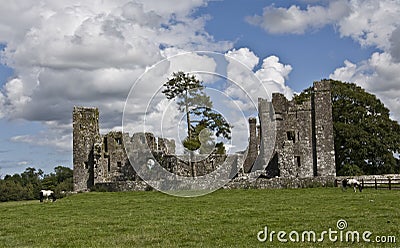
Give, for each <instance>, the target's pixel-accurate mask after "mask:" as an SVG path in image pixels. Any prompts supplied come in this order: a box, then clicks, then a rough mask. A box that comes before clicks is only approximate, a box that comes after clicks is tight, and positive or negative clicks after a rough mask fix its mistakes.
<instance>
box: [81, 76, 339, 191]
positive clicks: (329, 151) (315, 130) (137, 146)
mask: <svg viewBox="0 0 400 248" xmlns="http://www.w3.org/2000/svg"><path fill="white" fill-rule="evenodd" d="M258 101H259V102H258V112H259V113H258V115H259V116H258V121H259V125H257V119H256V118H250V119H249V145H248V148H247V150H246V151H245V152H244V154H245V155H243V154H237V158H238V160H241V161H243V159H244V162H243V167H242V168H240V167H239V168H235V169H237V170H238V171H239V173H238V174H237V175H233V174H232V177H236V179H235V180H236V181H237V180H239V179H240V180H242V181H243V178H246V174H247V173H251V172H254V171H260V170H262V173H261V175H262V177H264V178H276V177H278V178H286V179H290V178H314V177H326V178H332V177H334V176H335V175H336V171H335V154H334V144H333V142H334V139H333V122H332V104H331V95H330V83H329V81H320V82H315V83H314V86H313V88H312V91H311V95H310V98H309V99H306V100H304V101H302V102H296V101H295V100H291V101H289V100H288V99H286V98H285V97H284V96H283V95H282V94H278V93H276V94H273V96H272V102H268V101H267V100H265V99H261V98H259V100H258ZM98 120H99V111H98V109H97V108H87V107H74V110H73V166H74V190H75V191H87V190H90V188H92V187H93V186H95V185H100V184H102V185H108V186H110V185H113V184H118V185H120V186H118V187H122V188H123V186H121V184H124V183H129V185H133V184H138V185H139V184H140V185H142V184H143V181H142V179H141V178H139V177H138V176H137V174H136V172H135V171H134V169H133V167H132V166H131V164H130V162H129V159H128V156H127V153H126V150H128V151H129V154H131V159H134V161H137V162H138V163H139V164H143V165H145V164H146V163H147V162H148V161H149V159H150V158H155V159H156V160H157V161H158V162H159V163H160V165H161V166H162V167H163V168H164V169H165V170H167V171H169V172H171V173H174V174H176V175H180V176H189V177H190V176H193V168H192V165H190V164H188V163H187V162H185V161H187V160H185V159H184V156H185V155H180V156H177V155H175V142H174V140H169V139H165V138H156V137H155V136H154V135H153V134H151V133H136V134H133V135H132V136H129V134H127V133H122V132H116V131H112V132H109V133H107V134H103V135H102V134H100V133H99V121H98ZM275 127H276V133H273V132H271V131H270V130H272V128H275ZM274 139H275V143H273V142H270V141H271V140H274ZM123 141H125V142H123ZM272 144H274V145H272ZM125 146H127V147H125ZM145 146H147V147H148V148H150V153H149V152H148V153H143V152H142V151H143V150H144V147H145ZM244 156H245V158H244ZM225 158H226V156H224V155H216V154H211V155H210V156H208V157H206V158H205V159H203V160H202V161H200V162H196V163H195V164H194V167H195V171H196V173H195V176H202V175H205V174H207V173H210V172H212V171H214V170H215V169H216V168H217V167H218V166H219V165H221V164H222V163H223V162H224V160H225ZM232 173H233V172H232ZM235 180H234V181H235ZM234 181H233V182H234ZM245 184H246V183H244V184H243V185H245ZM240 185H242V184H240ZM110 187H111V186H110ZM118 187H117V188H118ZM130 188H132V189H134V188H135V187H133V186H132V187H131V186H130ZM139 188H143V187H139Z"/></svg>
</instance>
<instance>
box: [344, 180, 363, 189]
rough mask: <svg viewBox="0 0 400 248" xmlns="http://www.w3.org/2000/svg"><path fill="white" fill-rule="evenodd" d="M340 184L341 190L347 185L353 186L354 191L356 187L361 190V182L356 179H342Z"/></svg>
mask: <svg viewBox="0 0 400 248" xmlns="http://www.w3.org/2000/svg"><path fill="white" fill-rule="evenodd" d="M342 186H343V188H342V189H343V190H346V189H347V186H350V187H353V188H354V192H357V188H358V190H359V191H360V192H362V184H361V183H360V182H359V181H357V180H356V179H343V181H342Z"/></svg>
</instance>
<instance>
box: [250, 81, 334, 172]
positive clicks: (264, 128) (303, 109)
mask: <svg viewBox="0 0 400 248" xmlns="http://www.w3.org/2000/svg"><path fill="white" fill-rule="evenodd" d="M272 105H273V107H274V108H273V110H272V108H271V105H270V104H269V102H268V101H267V100H265V99H259V102H258V107H259V109H258V111H259V120H260V129H259V133H258V135H259V136H260V146H259V147H260V148H259V149H260V150H259V156H258V157H257V159H254V158H253V157H252V156H251V157H250V159H248V160H247V161H246V162H247V163H253V167H258V168H265V165H267V166H266V169H265V176H266V177H270V178H272V177H302V178H304V177H314V176H335V175H336V169H335V153H334V143H333V142H334V139H333V121H332V103H331V92H330V82H329V81H321V82H315V83H314V87H313V88H312V90H311V93H310V97H309V99H305V100H304V101H300V102H298V101H296V100H292V101H289V100H288V99H286V97H285V96H284V95H282V94H279V93H274V94H273V95H272ZM272 112H273V113H272ZM271 116H273V117H272V119H273V122H274V123H275V127H276V138H275V146H274V147H273V148H272V147H268V146H269V145H270V144H271V142H269V141H270V140H271V139H272V138H274V137H271V132H270V128H271V126H270V125H269V124H270V123H268V122H267V121H268V120H270V118H269V117H271ZM252 142H255V141H253V140H252V139H251V138H250V144H249V148H248V152H249V154H252V153H250V151H252V150H253V147H254V144H252ZM271 150H273V152H272V156H271V157H269V156H268V154H271V152H270V151H271ZM262 165H264V166H262ZM246 166H249V165H248V164H246ZM245 168H248V167H245ZM253 171H254V169H253Z"/></svg>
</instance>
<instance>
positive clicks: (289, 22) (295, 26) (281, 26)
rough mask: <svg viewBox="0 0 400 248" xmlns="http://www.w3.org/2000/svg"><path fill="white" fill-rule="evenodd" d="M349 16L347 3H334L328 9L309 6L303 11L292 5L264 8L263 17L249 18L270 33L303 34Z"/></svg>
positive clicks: (340, 1)
mask: <svg viewBox="0 0 400 248" xmlns="http://www.w3.org/2000/svg"><path fill="white" fill-rule="evenodd" d="M348 14H349V9H348V5H347V3H346V1H342V0H338V1H332V2H330V3H329V5H328V6H327V7H323V6H308V7H307V9H305V10H303V9H301V8H300V7H299V6H296V5H292V6H291V7H289V8H288V9H286V8H276V7H274V6H273V5H272V6H269V7H266V8H264V10H263V15H262V16H258V15H255V16H251V17H247V21H248V22H249V23H251V24H253V25H257V26H261V27H262V28H264V29H265V30H266V31H267V32H269V33H274V34H282V33H295V34H303V33H304V32H305V31H307V30H309V29H315V28H321V27H323V26H325V25H327V24H331V23H333V22H336V21H337V20H339V19H342V18H344V17H345V16H347V15H348Z"/></svg>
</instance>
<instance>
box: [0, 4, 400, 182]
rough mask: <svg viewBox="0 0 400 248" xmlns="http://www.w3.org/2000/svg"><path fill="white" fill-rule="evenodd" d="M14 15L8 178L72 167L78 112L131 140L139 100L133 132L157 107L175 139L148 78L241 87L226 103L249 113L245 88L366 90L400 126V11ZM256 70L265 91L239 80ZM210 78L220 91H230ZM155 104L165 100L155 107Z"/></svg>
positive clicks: (2, 88) (1, 89)
mask: <svg viewBox="0 0 400 248" xmlns="http://www.w3.org/2000/svg"><path fill="white" fill-rule="evenodd" d="M2 6H3V7H2V8H1V9H0V130H1V132H0V176H5V175H6V174H13V173H21V172H23V171H24V170H25V168H27V167H35V168H41V169H43V170H44V171H45V172H46V173H50V172H52V171H53V168H54V167H56V166H59V165H63V166H68V167H71V168H72V109H73V106H75V105H76V106H95V107H98V108H99V110H100V129H101V131H102V132H107V131H109V130H121V128H122V114H123V111H124V106H125V102H126V100H127V98H128V99H130V100H132V101H133V102H134V103H135V104H137V105H130V106H134V107H132V108H133V109H130V110H131V111H130V112H129V113H130V117H132V118H133V119H134V120H133V121H134V122H132V123H131V124H132V126H135V124H138V125H139V124H140V118H139V116H141V114H143V109H146V106H147V107H148V106H150V108H149V109H148V110H149V111H148V119H147V125H148V128H149V130H152V131H155V132H157V127H158V126H157V125H159V124H160V118H161V117H162V118H161V119H162V120H163V121H162V123H163V125H162V126H163V128H165V130H169V131H170V132H171V133H175V134H176V132H177V131H179V130H177V128H176V123H175V122H174V120H175V121H176V120H179V118H181V114H180V113H179V112H177V111H176V110H175V111H174V110H173V109H174V108H172V107H170V109H169V112H168V111H166V107H165V106H171V105H169V104H168V103H167V102H165V100H162V99H161V97H158V98H157V97H155V98H151V97H150V98H149V96H151V93H152V94H154V93H156V91H157V90H158V88H157V85H155V84H153V83H152V82H156V81H157V80H154V81H148V82H147V83H143V84H142V85H140V84H137V85H136V86H140V87H141V88H139V89H138V88H135V87H133V86H134V83H135V82H136V81H137V80H138V79H140V78H141V76H143V75H145V76H144V77H142V78H146V77H148V78H152V77H153V76H158V77H159V78H160V79H165V77H166V76H168V73H171V72H172V71H174V70H176V69H189V70H190V69H192V70H207V71H211V72H214V73H215V72H220V71H224V76H226V77H229V78H236V79H237V82H238V85H236V86H238V87H236V88H235V87H234V85H233V84H230V85H229V84H228V85H227V86H226V87H225V88H221V89H220V91H219V93H218V94H219V95H218V94H217V95H216V99H222V98H223V97H219V96H222V95H223V96H227V97H228V98H229V99H230V100H232V103H234V104H231V105H232V106H234V107H233V108H236V109H241V110H243V109H246V106H247V104H248V103H249V102H248V100H249V98H246V97H245V96H243V94H242V93H243V92H240V89H242V88H243V89H247V91H249V92H250V93H249V94H248V96H249V97H250V98H257V94H258V93H259V88H257V87H259V85H261V86H262V87H264V88H265V89H266V91H267V93H268V94H267V95H270V94H271V93H272V92H280V93H283V94H285V95H286V96H287V97H288V98H290V97H292V96H293V94H295V93H299V92H301V91H302V90H303V89H305V88H307V87H309V86H311V85H312V83H313V81H317V80H321V79H324V78H331V79H336V80H342V81H346V82H354V83H356V84H358V85H360V86H362V87H363V88H365V89H366V90H367V91H368V92H370V93H372V94H375V95H377V96H378V97H379V98H380V99H381V100H382V102H383V103H384V104H385V105H386V106H387V107H388V108H389V109H390V111H391V118H392V119H394V120H397V121H399V120H400V108H398V106H400V97H399V95H400V19H399V18H398V16H400V1H399V0H382V1H375V0H331V1H327V0H298V1H286V0H280V1H262V0H251V1H248V0H233V1H207V0H193V1H178V0H173V1H157V0H134V1H129V0H116V1H100V0H94V1H80V0H68V1H67V0H60V1H51V0H41V1H19V0H16V1H12V2H9V1H7V3H5V2H4V3H3V4H2ZM194 51H208V52H210V53H211V52H212V53H218V54H219V55H214V56H207V54H202V55H201V54H200V55H199V54H198V53H195V52H194ZM185 52H189V54H187V53H186V55H183V56H182V54H184V53H185ZM208 55H210V54H208ZM173 56H175V57H174V58H176V59H175V60H174V61H171V60H167V61H168V63H166V64H165V66H166V68H161V67H162V66H161V65H163V63H161V64H160V61H163V60H165V59H166V58H170V57H173ZM224 58H225V59H224ZM233 60H235V61H240V63H237V62H232V61H233ZM157 63H158V64H157ZM154 65H156V66H154ZM152 68H158V69H160V71H157V70H153V69H152ZM161 69H162V70H161ZM246 70H250V71H251V73H252V74H254V75H256V78H257V79H259V82H258V84H259V85H257V83H255V82H252V81H251V80H252V79H251V75H250V74H248V71H247V72H246V73H247V74H246V75H245V76H243V75H242V74H241V73H239V72H243V71H246ZM161 71H162V73H161ZM199 76H200V77H204V79H208V80H210V81H211V82H207V83H209V84H210V85H212V82H215V81H218V79H216V78H215V77H214V79H212V78H207V75H205V74H204V73H203V75H199ZM152 79H154V78H152ZM219 79H221V78H219ZM253 79H254V78H253ZM205 81H206V80H205ZM132 87H133V88H135V89H134V90H133V91H131V88H132ZM240 87H242V88H240ZM130 92H131V93H132V92H133V93H132V94H129V93H130ZM147 93H148V94H147ZM128 96H129V97H130V98H129V97H128ZM228 98H227V99H228ZM149 99H156V100H154V101H150V105H149V104H148V103H149ZM157 99H158V100H157ZM221 103H222V100H221ZM146 104H147V105H146ZM216 105H218V106H219V105H221V106H222V107H220V109H219V110H218V111H220V112H225V114H226V117H227V118H232V119H231V120H232V121H233V122H234V126H235V125H236V128H237V129H236V130H235V132H237V135H236V136H235V137H236V141H235V142H237V144H234V145H233V146H232V147H235V145H236V148H237V149H239V147H240V144H243V143H245V141H246V140H247V138H246V137H245V136H246V132H247V129H246V128H247V126H246V124H243V116H242V117H239V115H236V114H238V113H236V114H235V113H233V112H232V113H231V112H230V111H228V110H229V109H228V108H224V107H223V106H227V105H226V104H225V105H224V104H219V103H218V102H216ZM228 105H229V104H228ZM247 107H248V106H247ZM140 111H141V113H139V112H140ZM228 112H229V113H230V114H228ZM245 112H246V111H245ZM250 112H251V111H250ZM250 112H249V113H248V114H249V115H251V114H252V113H250ZM135 113H136V114H137V115H135ZM166 113H167V114H166ZM164 117H165V119H163V118H164ZM167 117H168V118H169V119H168V118H167ZM245 117H246V118H247V116H245ZM240 119H241V120H242V122H240ZM135 121H136V122H137V123H136V122H135ZM171 123H172V124H171ZM156 124H157V125H156ZM153 129H154V130H153ZM166 132H167V131H166ZM239 143H240V144H239ZM240 148H241V147H240Z"/></svg>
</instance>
